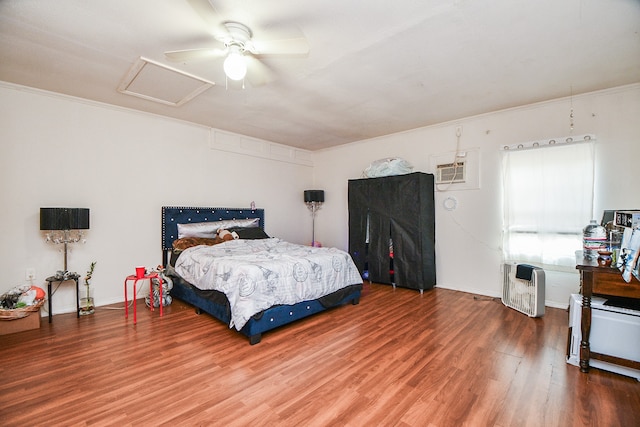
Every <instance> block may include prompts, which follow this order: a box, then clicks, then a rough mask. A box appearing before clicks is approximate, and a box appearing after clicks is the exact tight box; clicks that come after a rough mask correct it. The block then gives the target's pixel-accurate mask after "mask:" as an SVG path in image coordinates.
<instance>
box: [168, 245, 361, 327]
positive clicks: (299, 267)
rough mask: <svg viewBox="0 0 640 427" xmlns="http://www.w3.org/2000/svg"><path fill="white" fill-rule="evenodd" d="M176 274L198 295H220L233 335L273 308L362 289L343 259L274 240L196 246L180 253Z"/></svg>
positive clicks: (332, 251) (333, 252) (329, 250)
mask: <svg viewBox="0 0 640 427" xmlns="http://www.w3.org/2000/svg"><path fill="white" fill-rule="evenodd" d="M175 270H176V272H177V273H178V274H179V275H180V276H182V277H183V278H184V279H185V280H187V281H188V282H189V283H191V284H193V285H194V286H196V287H197V288H199V289H203V290H205V289H215V290H217V291H220V292H223V293H224V294H225V295H226V296H227V298H228V299H229V303H230V305H231V323H230V325H229V327H235V328H236V329H237V330H240V329H242V327H243V326H244V324H245V323H246V322H247V321H248V320H249V319H250V318H251V316H253V315H254V314H256V313H259V312H261V311H262V310H264V309H267V308H269V307H272V306H274V305H277V304H295V303H298V302H301V301H307V300H313V299H316V298H319V297H322V296H325V295H328V294H330V293H332V292H334V291H337V290H338V289H341V288H343V287H345V286H348V285H353V284H358V283H362V278H361V277H360V274H359V273H358V269H357V268H356V266H355V265H354V263H353V261H352V259H351V257H350V256H349V254H348V253H346V252H344V251H341V250H339V249H336V248H314V247H310V246H303V245H296V244H293V243H289V242H285V241H284V240H280V239H278V238H270V239H260V240H245V239H238V240H231V241H228V242H224V243H221V244H219V245H215V246H195V247H192V248H189V249H186V250H185V251H183V252H182V254H181V255H180V256H179V257H178V260H177V261H176V265H175Z"/></svg>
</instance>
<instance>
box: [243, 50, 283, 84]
mask: <svg viewBox="0 0 640 427" xmlns="http://www.w3.org/2000/svg"><path fill="white" fill-rule="evenodd" d="M245 59H246V61H247V77H246V78H247V80H248V81H249V83H250V84H251V86H253V87H257V86H263V85H266V84H267V83H271V82H272V81H274V80H275V79H276V75H275V73H274V72H273V70H272V69H271V68H269V67H268V66H267V65H266V64H265V63H264V62H262V61H260V60H259V59H257V58H255V57H253V56H251V55H245Z"/></svg>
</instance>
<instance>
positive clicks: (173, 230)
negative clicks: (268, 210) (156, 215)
mask: <svg viewBox="0 0 640 427" xmlns="http://www.w3.org/2000/svg"><path fill="white" fill-rule="evenodd" d="M249 218H260V228H262V229H263V230H264V209H251V208H201V207H188V206H163V207H162V260H163V263H164V262H165V254H166V251H170V250H172V249H173V246H172V243H173V241H174V240H175V239H177V238H178V224H188V223H190V222H193V223H196V222H213V221H222V220H228V219H249Z"/></svg>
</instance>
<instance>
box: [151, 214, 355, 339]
mask: <svg viewBox="0 0 640 427" xmlns="http://www.w3.org/2000/svg"><path fill="white" fill-rule="evenodd" d="M249 218H259V219H260V227H261V228H262V229H264V210H263V209H242V208H209V207H186V206H163V207H162V264H163V265H168V262H169V257H170V255H171V250H172V249H173V246H172V243H173V241H174V240H175V239H177V238H178V224H187V223H190V222H192V223H197V222H212V221H221V220H230V219H249ZM347 285H348V286H347V288H346V289H344V290H342V291H338V292H339V293H336V295H337V296H338V298H333V299H332V301H331V303H330V304H327V302H326V298H325V299H323V301H322V302H321V301H320V299H318V300H310V301H303V302H300V303H297V304H293V305H278V306H274V307H271V308H269V309H267V310H264V311H263V312H262V313H260V315H256V316H254V317H252V318H251V319H250V320H249V321H248V322H247V323H246V324H245V325H244V327H243V328H242V329H241V330H240V333H242V334H243V335H246V336H247V337H249V342H250V343H251V345H253V344H257V343H259V342H260V340H261V339H262V333H263V332H267V331H270V330H271V329H274V328H277V327H279V326H283V325H286V324H288V323H291V322H294V321H296V320H299V319H303V318H305V317H308V316H311V315H312V314H316V313H319V312H322V311H325V310H327V309H329V308H332V307H337V306H340V305H344V304H347V303H349V302H351V303H352V304H353V305H356V304H358V303H359V302H360V293H361V290H362V285H359V284H355V285H352V284H347ZM171 295H172V296H173V297H175V298H178V299H180V300H182V301H184V302H186V303H188V304H191V305H193V306H194V307H195V308H196V312H198V313H200V312H202V311H204V312H206V313H208V314H210V315H212V316H213V317H215V318H216V319H218V320H220V321H222V322H223V323H225V324H226V325H229V323H230V321H231V313H230V311H229V305H228V303H226V304H221V303H220V302H219V301H218V302H217V301H215V300H213V299H209V298H206V297H203V296H202V295H201V293H199V292H198V291H197V290H196V289H195V288H194V287H193V286H191V285H190V284H188V283H186V282H183V281H182V280H174V283H173V289H172V290H171ZM225 302H226V301H225Z"/></svg>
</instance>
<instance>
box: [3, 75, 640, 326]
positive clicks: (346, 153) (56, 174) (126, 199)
mask: <svg viewBox="0 0 640 427" xmlns="http://www.w3.org/2000/svg"><path fill="white" fill-rule="evenodd" d="M573 107H574V116H575V129H574V131H573V133H574V134H584V133H593V134H596V135H597V138H598V140H597V153H596V156H597V158H596V161H597V166H596V192H595V204H596V206H595V214H594V216H595V217H596V218H597V217H599V216H600V213H601V212H602V210H603V209H616V208H638V209H640V193H639V192H638V191H637V190H635V187H634V186H635V185H636V184H637V183H638V182H640V179H639V178H640V168H639V167H638V159H639V158H640V156H639V154H640V144H639V143H638V138H639V135H640V120H638V117H640V85H633V86H627V87H623V88H617V89H612V90H608V91H603V92H598V93H593V94H587V95H581V96H574V98H573ZM569 108H570V100H569V99H560V100H557V101H553V102H547V103H541V104H536V105H529V106H525V107H521V108H516V109H511V110H507V111H502V112H496V113H492V114H486V115H482V116H477V117H470V118H467V119H463V120H459V121H455V122H451V123H444V124H441V125H437V126H431V127H427V128H423V129H417V130H414V131H410V132H404V133H398V134H394V135H389V136H386V137H382V138H377V139H372V140H368V141H361V142H358V143H354V144H350V145H346V146H342V147H337V148H333V149H328V150H322V151H318V152H315V153H310V156H309V157H310V158H311V159H312V160H313V162H312V163H311V162H308V163H305V162H302V163H300V162H298V163H296V162H286V161H277V160H271V159H267V158H264V157H260V156H253V155H250V153H248V154H247V155H243V154H238V153H232V152H228V151H226V150H213V149H211V141H210V139H211V132H210V129H208V128H204V127H201V126H196V125H192V124H188V123H185V122H180V121H176V120H171V119H167V118H163V117H159V116H153V115H148V114H143V113H138V112H135V111H129V110H124V109H120V108H116V107H110V106H106V105H101V104H97V103H92V102H87V101H82V100H79V99H75V98H69V97H63V96H58V95H54V94H50V93H46V92H41V91H37V90H32V89H27V88H23V87H19V86H13V85H9V84H0V150H1V152H0V154H1V155H0V189H1V191H0V195H1V196H2V199H1V200H2V210H1V211H0V233H1V235H2V236H3V239H2V243H1V244H0V260H1V261H0V267H1V268H2V271H3V281H2V283H0V293H1V292H4V291H5V290H7V289H10V288H11V287H13V286H16V285H19V284H24V283H26V280H25V270H26V269H27V268H35V269H36V280H35V282H34V283H35V284H39V285H44V284H45V282H44V278H46V277H47V276H49V275H51V274H53V273H54V272H55V271H56V270H57V269H60V268H61V267H62V253H61V252H60V251H59V250H60V247H56V246H54V245H51V244H47V243H45V242H44V239H43V235H42V233H41V232H40V231H39V208H40V207H48V206H69V207H88V208H90V209H91V229H90V230H89V232H88V234H87V243H86V244H74V245H72V246H71V252H70V255H69V268H70V269H71V270H74V271H77V272H79V273H81V274H84V272H85V271H86V269H87V268H88V267H89V264H90V263H91V261H94V260H95V261H97V262H98V264H97V267H96V271H95V274H94V276H93V284H92V288H93V289H94V292H95V298H96V303H97V304H98V305H105V304H110V303H114V302H119V301H122V300H123V290H122V282H123V280H124V277H126V276H127V275H128V274H131V273H133V267H134V266H136V265H139V264H143V265H147V266H155V265H156V264H158V263H159V262H160V259H161V258H160V255H161V254H160V207H161V206H163V205H191V206H193V205H204V206H228V207H242V206H248V205H249V203H250V202H251V201H252V200H255V202H256V204H257V206H258V207H263V208H265V209H266V229H267V232H268V233H269V234H271V235H274V236H278V237H282V238H285V239H287V240H290V241H293V242H298V243H304V242H308V241H310V238H311V218H310V215H309V212H308V211H307V209H306V207H305V206H304V204H303V203H302V202H301V201H302V191H303V190H305V189H309V188H319V189H324V190H325V195H326V203H325V204H324V206H323V207H322V209H321V210H320V211H319V212H318V216H317V219H316V238H317V240H319V241H321V242H322V243H323V244H324V245H325V246H336V247H339V248H341V249H345V250H346V249H347V248H348V210H347V180H348V179H352V178H358V177H360V175H361V172H362V170H363V169H364V168H366V167H367V166H368V165H369V164H370V163H371V162H372V161H374V160H377V159H380V158H384V157H391V156H399V157H403V158H405V159H407V160H409V161H410V162H411V163H412V164H413V165H414V166H415V169H416V170H418V171H424V172H431V171H430V167H429V164H430V163H429V156H430V155H434V154H436V155H437V154H442V153H447V152H452V151H454V150H455V145H456V136H455V129H456V127H458V126H462V130H463V132H462V136H461V139H460V148H461V149H463V150H464V149H469V148H475V147H478V148H479V150H480V189H477V190H464V191H452V192H448V193H445V192H439V193H437V194H436V233H437V234H436V239H437V246H436V259H437V277H438V286H439V287H446V288H451V289H459V290H464V291H468V292H474V293H479V294H485V295H491V296H498V295H499V294H500V264H501V259H502V258H501V248H500V245H501V210H500V202H501V201H500V179H501V178H500V154H499V153H500V147H501V146H502V145H504V144H511V143H514V142H522V141H531V140H535V139H542V138H548V137H559V136H565V135H569V133H570V131H569ZM254 142H255V141H254ZM447 196H455V197H456V199H457V200H458V207H457V209H456V210H455V211H446V210H445V209H444V208H443V207H442V201H443V200H444V198H445V197H447ZM291 218H298V219H299V220H295V221H292V220H291ZM547 276H548V277H547V279H548V280H547V282H548V285H547V302H548V304H550V305H557V306H566V304H567V301H568V296H569V294H570V293H571V292H576V291H577V290H578V286H579V283H578V276H577V275H576V274H575V273H571V274H567V273H564V274H563V273H549V272H548V275H547ZM53 303H54V306H53V312H54V313H62V312H73V311H74V309H75V294H74V292H73V289H72V286H71V284H65V285H63V286H61V287H60V288H59V290H58V291H57V293H56V294H55V296H54V298H53ZM43 314H44V313H43Z"/></svg>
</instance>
